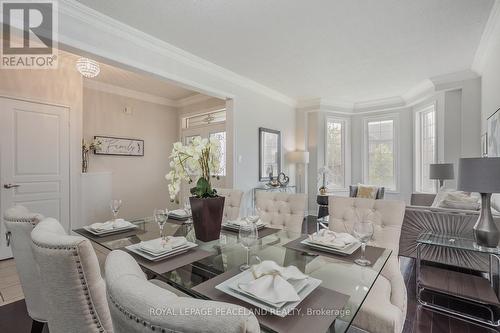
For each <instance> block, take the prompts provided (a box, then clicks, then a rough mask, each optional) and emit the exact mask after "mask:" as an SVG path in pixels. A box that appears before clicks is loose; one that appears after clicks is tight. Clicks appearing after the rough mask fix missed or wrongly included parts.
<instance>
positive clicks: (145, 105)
mask: <svg viewBox="0 0 500 333" xmlns="http://www.w3.org/2000/svg"><path fill="white" fill-rule="evenodd" d="M125 106H127V107H131V108H132V115H128V114H125V113H124V112H123V109H124V107H125ZM178 127H179V126H178V118H177V111H176V110H175V109H174V108H172V107H168V106H164V105H159V104H153V103H150V102H146V101H141V100H137V99H132V98H128V97H123V96H119V95H114V94H110V93H106V92H102V91H97V90H93V89H89V88H84V89H83V135H84V138H85V139H86V140H90V139H92V138H93V136H94V135H108V136H117V137H127V138H137V139H143V140H144V153H145V154H144V156H143V157H129V156H99V155H93V154H91V155H90V158H89V160H90V161H89V164H90V165H89V172H99V171H111V172H112V183H113V186H112V187H113V188H112V193H113V194H112V195H113V197H114V198H117V199H122V200H123V207H122V209H121V211H120V216H121V217H124V218H128V219H131V218H140V217H144V216H151V215H152V213H153V209H154V208H165V207H167V206H169V207H173V205H172V204H171V203H170V200H169V196H168V190H167V184H168V183H167V181H166V180H165V178H164V176H165V174H166V173H167V172H168V169H169V167H168V164H169V159H168V156H169V155H170V151H171V149H172V144H173V142H175V141H177V138H178Z"/></svg>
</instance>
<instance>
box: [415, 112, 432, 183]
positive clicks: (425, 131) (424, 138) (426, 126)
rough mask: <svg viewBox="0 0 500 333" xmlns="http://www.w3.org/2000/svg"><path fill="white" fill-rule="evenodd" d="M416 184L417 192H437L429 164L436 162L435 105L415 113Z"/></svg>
mask: <svg viewBox="0 0 500 333" xmlns="http://www.w3.org/2000/svg"><path fill="white" fill-rule="evenodd" d="M415 120H416V121H415V176H416V177H415V178H416V179H415V185H416V190H417V192H426V193H435V192H436V183H435V181H434V180H431V179H429V165H430V164H432V163H436V110H435V107H434V106H431V107H429V108H426V109H424V110H422V111H419V112H417V113H416V115H415Z"/></svg>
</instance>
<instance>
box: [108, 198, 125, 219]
mask: <svg viewBox="0 0 500 333" xmlns="http://www.w3.org/2000/svg"><path fill="white" fill-rule="evenodd" d="M121 206H122V201H121V200H119V199H113V200H111V201H110V202H109V208H111V213H113V220H116V218H117V216H118V212H119V211H120V208H121Z"/></svg>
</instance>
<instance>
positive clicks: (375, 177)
mask: <svg viewBox="0 0 500 333" xmlns="http://www.w3.org/2000/svg"><path fill="white" fill-rule="evenodd" d="M396 126H397V118H396V117H383V118H371V119H366V120H365V159H364V182H365V183H367V184H370V185H377V186H384V187H385V188H387V189H389V190H393V191H395V190H397V156H396V151H397V149H396V142H397V138H396Z"/></svg>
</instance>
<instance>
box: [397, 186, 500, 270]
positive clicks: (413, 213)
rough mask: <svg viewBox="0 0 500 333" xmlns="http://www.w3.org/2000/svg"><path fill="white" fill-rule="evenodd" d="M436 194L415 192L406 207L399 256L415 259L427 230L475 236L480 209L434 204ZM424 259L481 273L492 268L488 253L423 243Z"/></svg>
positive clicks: (422, 256)
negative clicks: (444, 206)
mask: <svg viewBox="0 0 500 333" xmlns="http://www.w3.org/2000/svg"><path fill="white" fill-rule="evenodd" d="M435 196H436V195H435V194H422V193H415V194H412V197H411V205H410V206H407V207H406V209H405V217H404V220H403V226H402V229H401V238H400V241H399V255H401V256H406V257H411V258H415V257H416V249H417V242H416V240H417V238H418V237H419V235H420V234H422V233H425V232H435V233H441V234H447V235H452V236H455V237H464V238H470V239H472V238H473V237H474V236H473V227H474V224H475V223H476V221H477V219H478V217H479V211H471V210H457V209H448V208H435V207H431V205H432V203H433V201H434V198H435ZM495 220H497V221H498V222H500V221H499V220H500V216H495ZM421 259H422V260H427V261H431V262H436V263H440V264H445V265H451V266H455V267H461V268H467V269H472V270H477V271H482V272H487V271H488V269H489V258H488V255H486V254H481V253H475V252H471V251H464V250H459V249H450V248H444V247H438V246H424V247H422V251H421Z"/></svg>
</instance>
